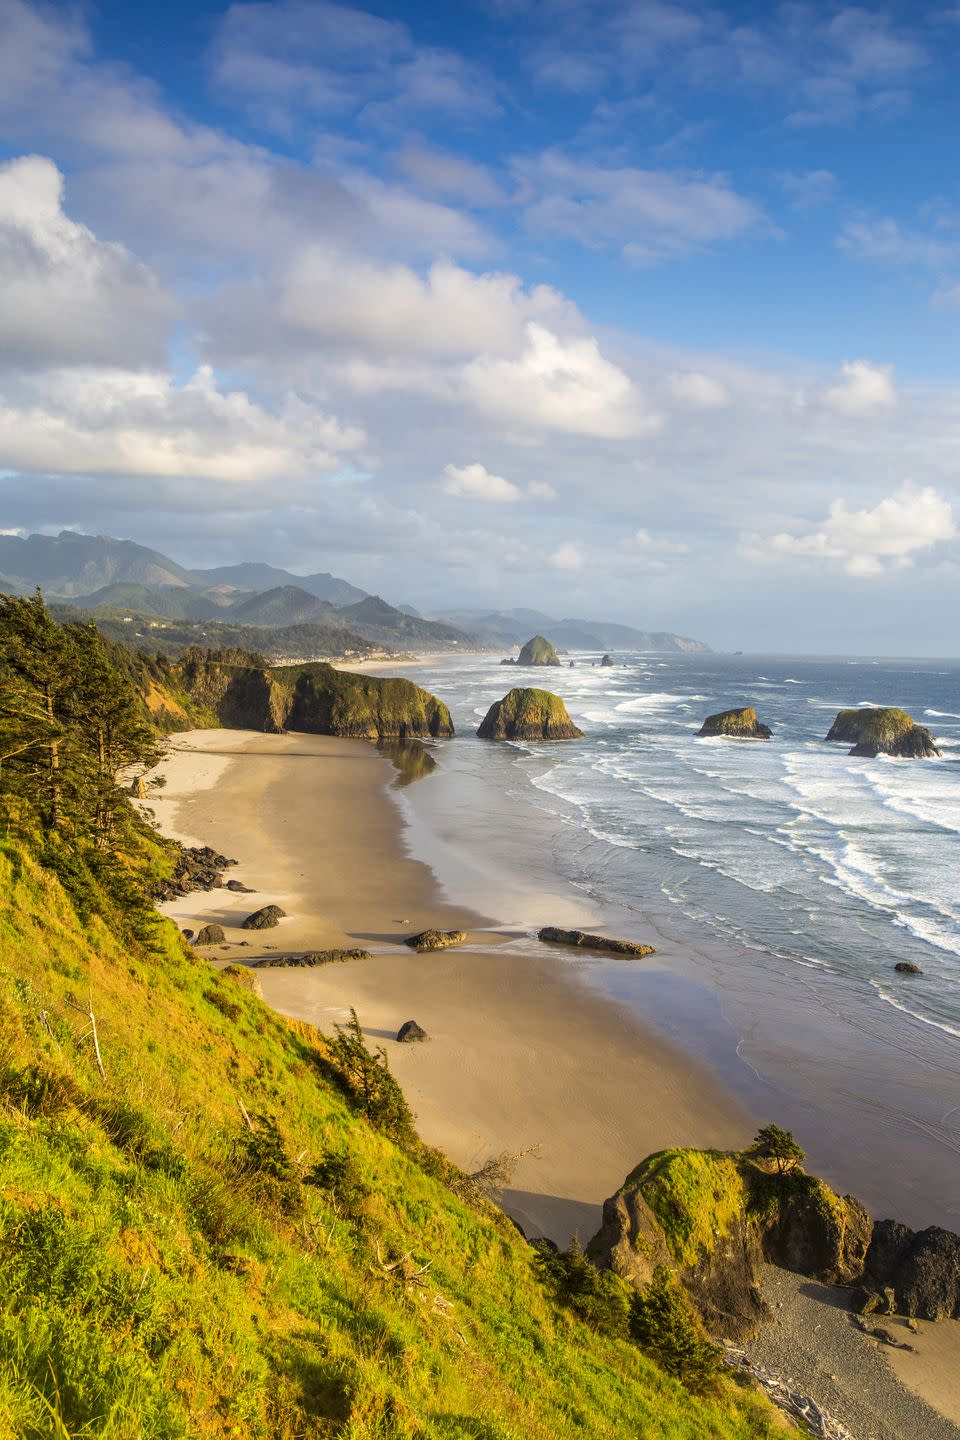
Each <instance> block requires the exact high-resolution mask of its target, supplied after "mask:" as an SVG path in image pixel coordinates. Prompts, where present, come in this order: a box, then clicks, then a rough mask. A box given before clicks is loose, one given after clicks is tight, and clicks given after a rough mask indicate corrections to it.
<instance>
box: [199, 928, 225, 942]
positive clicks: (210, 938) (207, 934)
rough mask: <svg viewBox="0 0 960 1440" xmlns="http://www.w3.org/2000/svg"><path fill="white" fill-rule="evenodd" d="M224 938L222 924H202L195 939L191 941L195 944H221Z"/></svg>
mask: <svg viewBox="0 0 960 1440" xmlns="http://www.w3.org/2000/svg"><path fill="white" fill-rule="evenodd" d="M226 938H227V937H226V935H224V933H223V926H222V925H204V926H202V927H201V929H200V933H199V934H198V935H197V938H196V940H194V942H193V943H194V945H197V946H200V945H222V944H223V942H224V940H226Z"/></svg>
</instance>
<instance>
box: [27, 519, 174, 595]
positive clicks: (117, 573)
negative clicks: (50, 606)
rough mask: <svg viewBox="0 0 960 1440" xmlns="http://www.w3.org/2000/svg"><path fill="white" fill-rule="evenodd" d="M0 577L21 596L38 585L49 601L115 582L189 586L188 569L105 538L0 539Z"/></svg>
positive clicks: (67, 534) (68, 534)
mask: <svg viewBox="0 0 960 1440" xmlns="http://www.w3.org/2000/svg"><path fill="white" fill-rule="evenodd" d="M0 578H2V580H3V581H4V582H6V583H5V588H6V589H8V590H12V591H14V592H20V593H25V592H28V591H32V590H33V589H35V588H36V586H37V585H39V586H40V587H41V588H42V589H43V590H44V592H45V593H46V594H48V595H51V596H62V597H72V596H75V595H89V594H90V593H91V592H92V591H95V590H100V589H102V588H103V586H105V585H113V584H115V583H124V584H128V583H129V584H133V585H145V586H148V587H149V588H151V589H155V588H158V587H160V586H164V585H182V586H186V587H188V588H189V587H192V586H193V585H194V583H195V582H194V580H193V577H192V576H191V574H190V572H189V570H185V569H184V568H183V566H182V565H178V564H177V563H176V561H175V560H171V559H170V558H169V557H168V556H166V555H161V554H160V553H159V551H157V550H148V549H147V548H146V546H144V545H137V544H135V543H134V541H132V540H114V539H111V538H110V537H109V536H107V535H80V534H78V533H77V532H76V531H74V530H61V532H60V534H59V535H28V536H26V537H25V538H21V537H20V536H18V535H0Z"/></svg>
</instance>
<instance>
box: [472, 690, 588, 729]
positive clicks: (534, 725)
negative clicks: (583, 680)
mask: <svg viewBox="0 0 960 1440" xmlns="http://www.w3.org/2000/svg"><path fill="white" fill-rule="evenodd" d="M477 734H478V735H479V737H480V739H481V740H579V739H580V738H581V737H582V735H583V731H582V730H578V729H577V727H576V725H574V723H573V721H572V720H571V719H570V716H569V715H568V714H567V707H566V705H564V703H563V701H562V700H561V699H560V696H559V695H551V694H550V691H549V690H524V689H515V690H511V691H510V692H509V693H508V694H506V695H504V697H503V699H502V700H497V701H495V703H494V704H493V705H491V706H490V709H489V710H488V711H487V713H486V715H485V716H484V718H483V721H482V723H481V725H480V728H479V729H478V731H477Z"/></svg>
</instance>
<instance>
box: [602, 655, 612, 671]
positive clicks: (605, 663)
mask: <svg viewBox="0 0 960 1440" xmlns="http://www.w3.org/2000/svg"><path fill="white" fill-rule="evenodd" d="M600 664H601V665H603V666H604V667H605V668H606V669H608V670H609V669H610V668H611V667H612V665H613V656H612V655H604V657H603V659H602V660H601V661H600Z"/></svg>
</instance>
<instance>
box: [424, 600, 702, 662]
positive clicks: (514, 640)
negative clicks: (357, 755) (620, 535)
mask: <svg viewBox="0 0 960 1440" xmlns="http://www.w3.org/2000/svg"><path fill="white" fill-rule="evenodd" d="M437 618H441V617H437ZM442 618H446V619H448V620H449V621H450V623H452V624H455V625H462V626H463V627H464V628H465V629H468V630H470V631H472V632H473V634H475V635H476V636H478V637H479V639H481V640H482V641H483V642H484V643H485V644H487V645H505V646H511V645H522V644H523V642H524V640H526V638H527V637H528V636H529V634H530V632H531V631H532V630H539V631H541V632H542V633H543V634H545V635H549V637H550V639H551V640H552V641H553V643H554V644H555V645H559V646H561V647H562V648H563V649H565V650H658V651H677V650H682V651H691V652H703V651H707V650H709V648H710V647H709V646H708V645H704V644H703V642H702V641H701V640H691V639H690V638H689V637H687V636H685V635H675V634H674V633H673V632H672V631H670V630H639V629H637V628H636V627H635V626H633V625H620V624H617V623H616V622H615V621H611V620H571V619H567V620H557V619H555V618H554V617H553V616H551V615H545V614H544V613H543V612H542V611H541V610H524V609H517V610H494V611H487V612H484V611H481V610H454V611H451V612H450V614H449V615H448V616H446V617H442Z"/></svg>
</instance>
